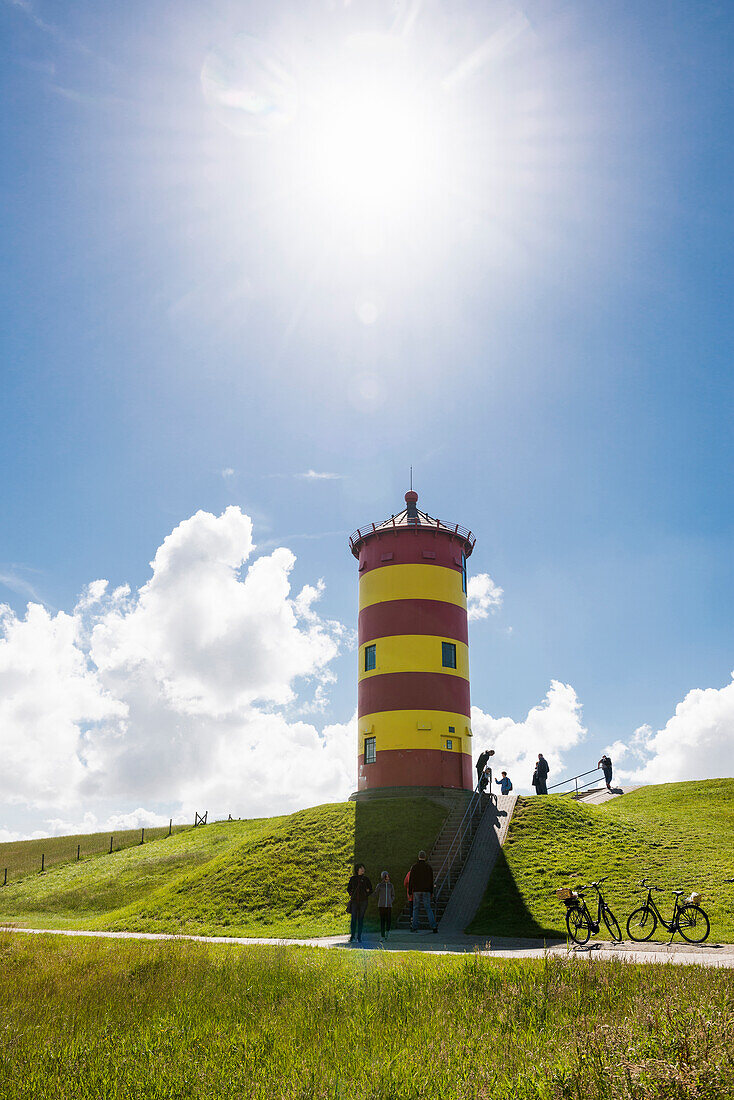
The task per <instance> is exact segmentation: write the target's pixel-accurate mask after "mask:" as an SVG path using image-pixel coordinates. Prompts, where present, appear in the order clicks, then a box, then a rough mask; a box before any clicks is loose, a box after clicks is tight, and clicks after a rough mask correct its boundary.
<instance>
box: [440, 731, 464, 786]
mask: <svg viewBox="0 0 734 1100" xmlns="http://www.w3.org/2000/svg"><path fill="white" fill-rule="evenodd" d="M456 747H457V739H456V738H454V740H453V748H454V749H456ZM441 786H443V787H462V786H463V776H462V769H461V750H459V752H456V751H454V752H450V751H449V752H446V751H443V752H442V753H441Z"/></svg>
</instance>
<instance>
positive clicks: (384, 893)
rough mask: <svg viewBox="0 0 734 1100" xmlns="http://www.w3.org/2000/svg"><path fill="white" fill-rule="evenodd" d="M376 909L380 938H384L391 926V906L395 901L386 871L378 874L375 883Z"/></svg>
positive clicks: (393, 891)
mask: <svg viewBox="0 0 734 1100" xmlns="http://www.w3.org/2000/svg"><path fill="white" fill-rule="evenodd" d="M375 893H376V895H377V910H378V912H379V914H380V939H381V940H386V939H387V937H388V936H389V935H390V929H391V927H392V907H393V904H394V902H395V887H394V886H393V884H392V883H391V882H390V876H389V874H388V873H387V871H383V872H382V874H381V875H380V881H379V882H378V883H377V890H376V891H375Z"/></svg>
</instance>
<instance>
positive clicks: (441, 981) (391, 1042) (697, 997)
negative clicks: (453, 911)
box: [0, 935, 734, 1100]
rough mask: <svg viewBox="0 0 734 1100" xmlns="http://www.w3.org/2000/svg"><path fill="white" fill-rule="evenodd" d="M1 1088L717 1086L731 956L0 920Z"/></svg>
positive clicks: (522, 1091)
mask: <svg viewBox="0 0 734 1100" xmlns="http://www.w3.org/2000/svg"><path fill="white" fill-rule="evenodd" d="M0 967H1V968H2V975H3V980H2V981H1V982H0V1017H1V1018H2V1020H3V1042H2V1044H0V1095H2V1096H8V1097H14V1098H15V1100H37V1098H39V1097H53V1098H54V1100H99V1098H100V1097H105V1100H128V1098H129V1097H136V1098H140V1100H170V1098H172V1097H181V1098H183V1097H200V1098H204V1097H216V1098H217V1100H240V1098H241V1097H243V1096H246V1097H248V1098H249V1100H272V1098H273V1097H278V1098H279V1100H334V1098H337V1097H339V1098H346V1097H349V1098H350V1100H415V1098H416V1097H421V1098H423V1100H481V1098H486V1100H490V1098H491V1100H645V1098H651V1100H652V1098H655V1097H657V1098H668V1100H720V1098H722V1097H726V1096H732V1095H734V1059H733V1058H732V1049H734V1003H733V1002H732V995H731V971H725V970H717V969H710V970H707V969H705V968H703V967H698V966H673V965H665V966H659V965H658V966H640V965H630V964H625V963H623V962H621V961H619V960H614V961H612V962H607V963H602V962H596V963H590V961H589V960H579V959H559V958H547V959H545V960H518V961H505V960H492V959H488V958H481V957H477V956H468V957H467V956H463V957H429V956H422V955H418V956H416V955H415V954H412V955H406V954H393V953H381V952H378V951H366V952H362V951H360V952H358V953H355V952H350V951H348V950H338V949H337V950H331V951H317V950H314V949H310V948H301V949H298V948H297V949H290V950H289V949H286V948H262V947H243V948H237V947H229V948H225V947H221V946H220V947H214V946H209V945H202V944H192V943H185V942H181V941H178V942H173V943H166V944H160V943H155V944H151V943H139V942H119V941H116V942H113V943H110V942H109V941H107V942H99V941H86V942H84V941H81V942H80V941H79V940H76V941H73V942H69V941H68V940H66V941H63V940H62V939H61V937H59V938H51V937H43V938H38V939H37V938H35V937H33V938H32V939H31V938H30V937H25V936H20V935H18V936H15V937H13V936H10V935H5V936H4V937H2V936H0Z"/></svg>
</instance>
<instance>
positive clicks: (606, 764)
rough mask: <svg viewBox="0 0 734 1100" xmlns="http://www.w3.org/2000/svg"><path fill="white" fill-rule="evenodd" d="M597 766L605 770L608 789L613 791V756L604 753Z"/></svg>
mask: <svg viewBox="0 0 734 1100" xmlns="http://www.w3.org/2000/svg"><path fill="white" fill-rule="evenodd" d="M596 766H597V768H601V770H602V771H603V772H604V782H605V783H606V785H607V790H608V791H611V789H612V758H611V756H607V754H606V753H604V755H603V756H602V758H601V760H600V761H599V763H598V764H597V765H596Z"/></svg>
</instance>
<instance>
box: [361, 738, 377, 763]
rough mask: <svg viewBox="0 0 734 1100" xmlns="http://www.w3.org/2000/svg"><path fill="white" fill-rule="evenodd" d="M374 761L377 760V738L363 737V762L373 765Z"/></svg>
mask: <svg viewBox="0 0 734 1100" xmlns="http://www.w3.org/2000/svg"><path fill="white" fill-rule="evenodd" d="M375 760H377V738H376V737H365V739H364V762H365V764H374V762H375Z"/></svg>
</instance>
